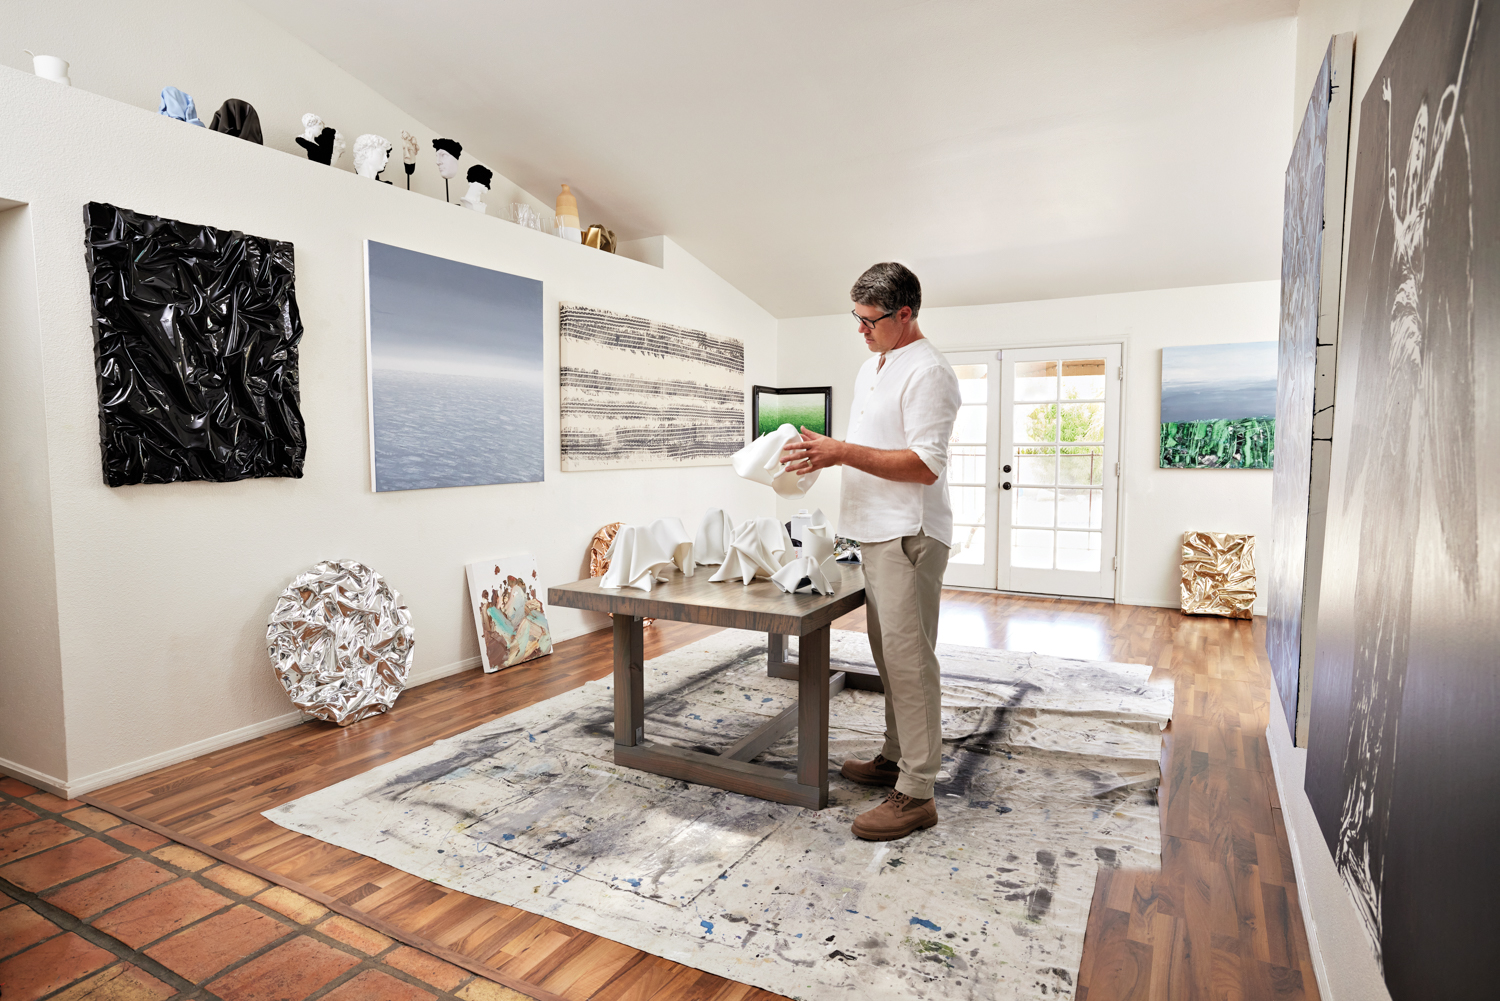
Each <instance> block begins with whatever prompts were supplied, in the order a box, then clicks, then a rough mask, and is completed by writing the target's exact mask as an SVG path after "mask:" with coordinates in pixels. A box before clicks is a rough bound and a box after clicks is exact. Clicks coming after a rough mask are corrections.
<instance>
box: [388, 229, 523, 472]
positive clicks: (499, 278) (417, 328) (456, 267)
mask: <svg viewBox="0 0 1500 1001" xmlns="http://www.w3.org/2000/svg"><path fill="white" fill-rule="evenodd" d="M365 322H366V332H367V336H368V344H369V380H370V386H369V392H370V396H369V398H370V478H371V484H372V487H373V488H374V489H375V490H376V491H377V492H384V491H388V490H420V489H423V488H425V487H462V486H476V485H480V484H489V483H535V482H538V481H540V480H541V479H542V478H543V472H544V462H543V459H544V454H545V446H544V444H543V439H542V428H543V418H542V283H541V282H539V281H537V280H535V279H533V278H522V277H520V276H518V275H511V274H506V273H505V272H503V271H492V270H491V269H489V268H481V267H476V266H475V265H472V264H462V263H460V262H458V261H450V260H446V259H444V258H441V257H434V256H432V255H431V254H420V253H417V252H416V251H413V250H403V249H401V248H400V247H391V246H387V245H386V244H384V243H376V242H375V241H374V240H366V241H365Z"/></svg>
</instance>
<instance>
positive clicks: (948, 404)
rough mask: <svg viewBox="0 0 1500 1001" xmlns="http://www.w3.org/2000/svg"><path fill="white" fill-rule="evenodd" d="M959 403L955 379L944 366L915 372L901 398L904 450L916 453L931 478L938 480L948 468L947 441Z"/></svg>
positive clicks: (950, 371)
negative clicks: (904, 429)
mask: <svg viewBox="0 0 1500 1001" xmlns="http://www.w3.org/2000/svg"><path fill="white" fill-rule="evenodd" d="M960 402H962V398H961V397H960V395H959V391H958V377H957V376H955V375H954V374H953V369H951V368H949V367H947V366H943V367H941V368H938V367H934V368H929V369H926V370H924V371H921V372H918V373H917V374H916V375H915V376H913V377H912V379H911V381H910V382H909V383H907V386H906V392H905V393H903V394H902V397H901V411H902V415H903V416H904V417H905V424H906V447H907V448H909V449H911V450H912V451H913V452H915V453H917V457H918V458H920V459H921V460H922V462H923V463H925V464H926V466H927V468H928V469H930V470H932V475H933V476H942V475H943V471H944V470H945V469H947V468H948V441H949V440H950V439H951V438H952V437H953V422H954V421H955V420H957V418H958V406H959V403H960Z"/></svg>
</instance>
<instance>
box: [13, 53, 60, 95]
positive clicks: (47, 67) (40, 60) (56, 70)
mask: <svg viewBox="0 0 1500 1001" xmlns="http://www.w3.org/2000/svg"><path fill="white" fill-rule="evenodd" d="M21 51H22V52H24V53H26V54H27V55H28V56H31V68H32V71H33V72H34V73H36V75H37V76H39V77H41V78H42V79H43V80H51V81H52V82H53V83H60V84H62V85H63V86H64V87H71V86H73V81H72V80H69V79H68V61H67V60H66V59H59V58H58V57H57V56H39V55H37V54H36V53H34V52H32V51H31V50H30V49H22V50H21Z"/></svg>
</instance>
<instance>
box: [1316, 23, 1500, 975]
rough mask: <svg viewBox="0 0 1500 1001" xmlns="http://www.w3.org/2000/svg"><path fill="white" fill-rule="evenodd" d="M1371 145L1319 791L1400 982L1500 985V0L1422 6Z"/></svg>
mask: <svg viewBox="0 0 1500 1001" xmlns="http://www.w3.org/2000/svg"><path fill="white" fill-rule="evenodd" d="M1358 149H1359V152H1358V159H1357V160H1356V165H1355V178H1354V199H1353V204H1352V215H1351V225H1350V236H1349V265H1348V279H1347V281H1348V288H1347V292H1346V294H1345V299H1344V313H1345V320H1344V325H1343V330H1342V334H1341V339H1340V345H1339V366H1338V367H1339V372H1338V396H1339V412H1338V420H1337V424H1336V426H1335V429H1334V464H1333V476H1332V480H1331V483H1330V496H1329V512H1328V533H1327V540H1326V562H1325V566H1324V573H1323V581H1324V586H1323V595H1322V607H1321V612H1320V623H1319V634H1318V650H1317V670H1316V672H1315V673H1314V675H1313V701H1312V721H1311V730H1310V733H1309V740H1308V758H1307V780H1306V788H1307V794H1308V797H1309V799H1310V800H1311V802H1312V805H1313V809H1314V811H1315V812H1316V814H1317V817H1318V821H1319V824H1320V825H1321V827H1322V830H1323V834H1324V836H1325V837H1326V838H1327V840H1328V845H1329V847H1330V849H1331V850H1332V852H1333V856H1334V861H1335V863H1336V864H1337V866H1338V869H1339V872H1340V874H1341V875H1342V876H1343V879H1344V882H1345V883H1346V885H1347V886H1348V888H1349V891H1350V893H1351V894H1352V895H1353V898H1354V900H1355V903H1356V905H1357V907H1358V909H1359V911H1360V913H1361V915H1362V916H1363V918H1364V921H1365V924H1366V926H1367V928H1368V930H1369V932H1370V936H1371V942H1372V946H1373V948H1374V950H1375V953H1376V955H1377V957H1378V958H1379V959H1380V960H1381V962H1382V965H1383V968H1384V972H1385V979H1386V983H1387V984H1388V985H1389V987H1390V990H1391V994H1392V996H1393V997H1394V998H1396V999H1397V1001H1416V999H1430V998H1479V997H1493V996H1494V993H1495V985H1494V979H1495V977H1494V971H1493V961H1494V949H1495V943H1496V942H1497V941H1500V851H1497V850H1496V838H1497V832H1500V464H1497V463H1495V462H1491V461H1489V460H1487V459H1485V458H1484V453H1483V450H1484V449H1485V448H1489V447H1493V445H1494V443H1495V442H1496V441H1500V4H1491V3H1488V2H1487V3H1484V4H1479V3H1476V2H1475V0H1416V2H1415V3H1413V4H1412V6H1411V9H1410V11H1409V12H1408V13H1407V16H1406V20H1405V21H1404V22H1403V24H1402V26H1401V29H1400V31H1399V32H1398V33H1397V35H1396V37H1395V39H1394V41H1392V43H1391V46H1390V49H1389V51H1388V52H1387V54H1386V57H1385V60H1384V61H1383V62H1382V63H1381V66H1380V68H1379V70H1378V71H1377V72H1376V73H1375V74H1374V78H1373V80H1372V81H1371V83H1370V86H1369V89H1368V91H1367V92H1366V93H1365V96H1364V99H1363V102H1362V104H1361V105H1360V126H1359V145H1358Z"/></svg>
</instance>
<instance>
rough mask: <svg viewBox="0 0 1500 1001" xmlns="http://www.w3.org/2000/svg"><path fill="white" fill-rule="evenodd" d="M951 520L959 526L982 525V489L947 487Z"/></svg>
mask: <svg viewBox="0 0 1500 1001" xmlns="http://www.w3.org/2000/svg"><path fill="white" fill-rule="evenodd" d="M948 499H949V501H951V502H952V504H953V520H954V522H956V523H958V524H961V525H983V524H984V487H949V488H948Z"/></svg>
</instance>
